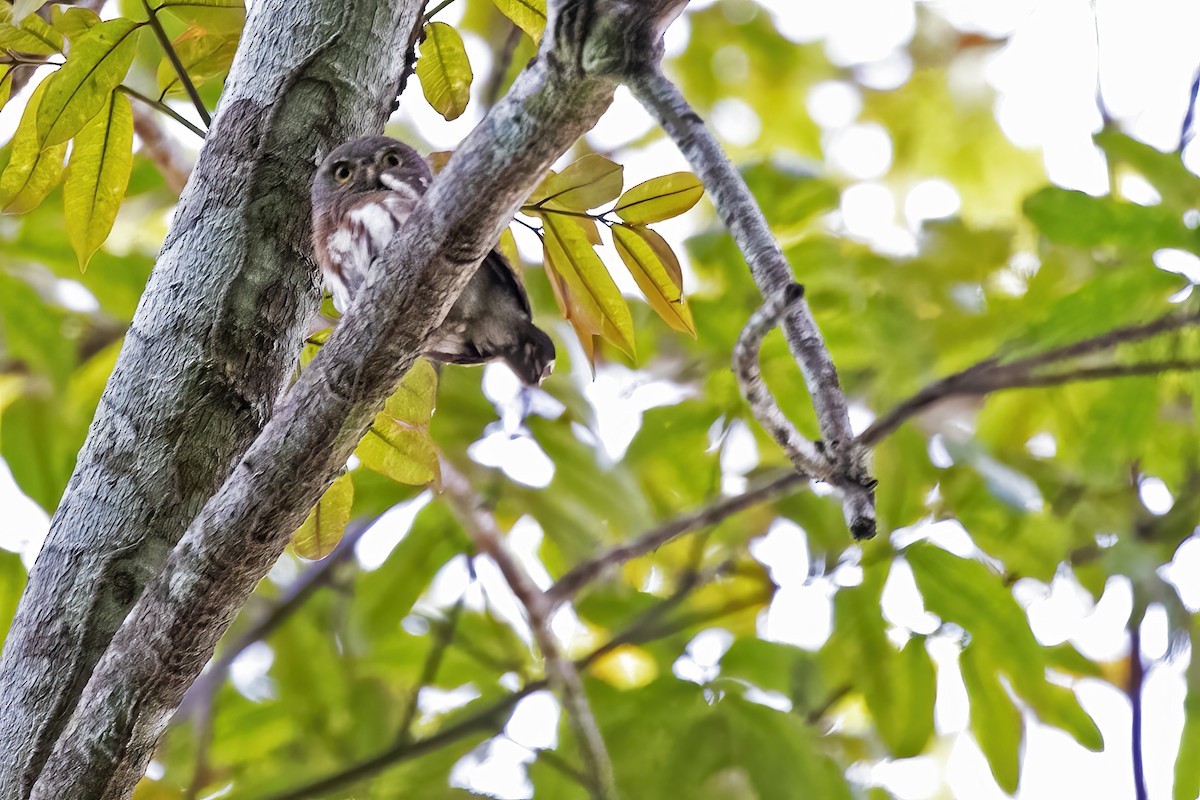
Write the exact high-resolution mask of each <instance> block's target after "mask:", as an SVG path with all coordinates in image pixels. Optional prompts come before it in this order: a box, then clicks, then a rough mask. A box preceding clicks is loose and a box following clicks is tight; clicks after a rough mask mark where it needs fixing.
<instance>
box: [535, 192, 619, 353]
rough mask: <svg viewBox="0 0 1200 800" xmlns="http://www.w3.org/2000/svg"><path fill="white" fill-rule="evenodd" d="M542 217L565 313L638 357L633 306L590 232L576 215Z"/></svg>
mask: <svg viewBox="0 0 1200 800" xmlns="http://www.w3.org/2000/svg"><path fill="white" fill-rule="evenodd" d="M540 216H541V219H542V223H543V230H544V231H545V235H546V238H545V246H546V249H545V257H546V264H547V265H548V266H549V267H550V271H552V272H554V273H555V277H556V278H557V279H561V283H560V284H559V285H558V286H557V287H556V292H559V291H563V290H564V289H565V292H564V297H563V298H561V299H560V304H561V305H563V306H564V307H563V309H562V310H563V314H564V316H566V317H567V319H568V320H569V321H570V322H571V323H572V325H576V323H577V322H578V325H576V330H579V328H580V326H582V328H583V329H584V330H585V331H587V332H588V333H591V334H593V335H599V336H602V337H604V338H605V339H608V340H609V341H610V342H612V343H613V344H615V345H616V346H617V347H619V348H621V350H623V351H624V352H625V353H626V354H628V355H629V356H630V357H631V358H632V357H634V353H635V350H634V343H633V317H632V316H631V315H630V313H629V306H628V305H627V304H626V302H625V298H624V297H622V296H621V291H620V290H619V289H618V288H617V285H616V284H615V283H613V279H612V276H611V275H609V274H608V269H607V268H606V267H605V266H604V262H603V261H601V260H600V256H598V255H596V251H595V250H593V249H592V243H591V241H590V240H589V238H588V235H587V232H586V231H585V230H584V228H583V227H582V226H580V225H579V224H577V222H576V220H575V218H573V217H566V216H563V215H562V214H555V213H553V212H547V213H544V214H541V215H540ZM551 285H554V283H553V279H552V282H551ZM581 338H582V337H581ZM585 347H586V345H585Z"/></svg>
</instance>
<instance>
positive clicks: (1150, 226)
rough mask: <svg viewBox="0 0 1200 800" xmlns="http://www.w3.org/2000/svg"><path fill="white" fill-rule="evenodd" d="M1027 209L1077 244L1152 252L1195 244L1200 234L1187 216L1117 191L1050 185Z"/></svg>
mask: <svg viewBox="0 0 1200 800" xmlns="http://www.w3.org/2000/svg"><path fill="white" fill-rule="evenodd" d="M1024 208H1025V215H1026V216H1028V217H1029V219H1030V220H1032V221H1033V224H1034V225H1036V226H1037V228H1038V230H1039V231H1041V232H1042V234H1043V235H1044V236H1045V237H1046V238H1047V239H1050V240H1051V241H1053V242H1058V243H1060V244H1066V245H1072V246H1075V247H1100V246H1111V247H1120V248H1125V249H1128V250H1133V251H1136V252H1152V251H1154V250H1157V249H1159V248H1163V247H1177V248H1182V249H1191V248H1193V247H1195V246H1196V244H1197V235H1196V233H1195V232H1194V231H1191V230H1189V229H1188V227H1187V225H1185V224H1184V222H1183V217H1182V215H1180V214H1179V213H1177V212H1175V211H1174V210H1172V209H1170V208H1165V207H1163V206H1140V205H1137V204H1136V203H1126V202H1121V201H1119V200H1115V199H1113V198H1112V197H1092V196H1091V195H1087V194H1084V193H1083V192H1076V191H1070V190H1067V189H1059V188H1056V187H1047V188H1045V189H1042V190H1041V191H1038V192H1035V193H1034V194H1032V195H1030V196H1029V198H1028V199H1026V201H1025V206H1024Z"/></svg>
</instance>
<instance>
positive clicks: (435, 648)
mask: <svg viewBox="0 0 1200 800" xmlns="http://www.w3.org/2000/svg"><path fill="white" fill-rule="evenodd" d="M466 600H467V590H466V589H463V593H462V594H460V595H459V596H458V600H456V601H455V602H454V605H453V606H451V607H450V613H448V614H447V615H446V618H445V619H444V620H442V621H441V622H440V623H439V624H438V626H437V633H436V636H435V638H434V640H433V644H431V645H430V647H429V655H428V656H427V657H426V658H425V664H424V666H423V667H421V677H420V678H419V679H418V680H417V684H416V686H414V687H413V691H412V696H411V697H409V701H408V706H407V707H405V709H404V718H403V719H402V720H401V721H400V734H399V736H397V737H396V741H397V742H398V743H403V744H408V743H410V742H412V739H413V730H412V727H413V722H414V721H415V720H416V718H417V711H418V710H419V707H420V700H421V690H422V689H424V688H425V687H426V686H432V685H433V682H434V681H435V680H437V674H438V670H439V669H441V667H442V658H443V657H444V656H445V655H446V650H447V649H449V647H450V643H451V642H452V641H453V640H454V631H455V629H456V628H457V627H458V620H459V617H461V616H462V609H463V605H464V603H466Z"/></svg>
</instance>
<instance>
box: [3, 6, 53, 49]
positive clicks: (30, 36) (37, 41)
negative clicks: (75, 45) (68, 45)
mask: <svg viewBox="0 0 1200 800" xmlns="http://www.w3.org/2000/svg"><path fill="white" fill-rule="evenodd" d="M62 49H63V37H62V34H61V33H59V32H58V31H56V30H54V29H53V28H51V27H50V26H49V25H48V24H46V21H45V20H44V19H42V18H41V17H38V16H32V15H31V16H27V17H25V19H24V20H22V21H21V23H20V24H19V25H18V24H16V23H15V22H14V20H13V8H12V6H9V5H6V4H4V3H0V50H13V51H16V52H18V53H30V54H32V55H39V56H49V55H54V54H55V53H61V52H62Z"/></svg>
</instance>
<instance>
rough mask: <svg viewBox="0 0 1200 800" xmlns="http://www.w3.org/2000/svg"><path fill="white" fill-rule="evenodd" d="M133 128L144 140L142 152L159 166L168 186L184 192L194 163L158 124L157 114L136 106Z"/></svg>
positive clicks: (142, 140)
mask: <svg viewBox="0 0 1200 800" xmlns="http://www.w3.org/2000/svg"><path fill="white" fill-rule="evenodd" d="M133 130H134V132H135V133H136V134H137V135H138V139H140V140H141V142H142V153H143V154H144V155H145V156H146V157H147V158H149V159H150V160H151V161H152V162H154V166H156V167H158V172H159V174H160V175H162V177H163V180H164V181H166V184H167V186H168V187H170V189H171V191H173V192H175V193H176V194H178V193H179V192H182V191H183V187H184V186H185V185H187V180H188V177H189V176H191V174H192V166H193V165H192V163H191V161H190V160H189V159H188V158H187V157H186V156H185V155H184V154H183V153H182V152H180V150H179V148H178V147H177V146H176V144H175V142H173V141H171V138H170V137H169V136H167V134H166V132H165V131H164V130H163V129H162V126H161V125H159V124H158V117H157V115H155V114H154V112H152V111H151V110H150V109H149V108H147V107H145V106H142V105H140V104H139V105H136V106H134V107H133Z"/></svg>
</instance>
